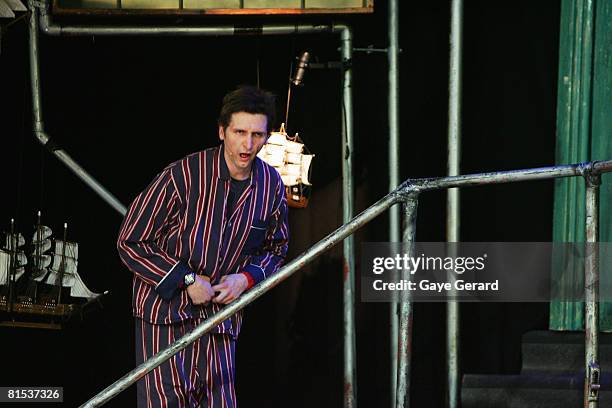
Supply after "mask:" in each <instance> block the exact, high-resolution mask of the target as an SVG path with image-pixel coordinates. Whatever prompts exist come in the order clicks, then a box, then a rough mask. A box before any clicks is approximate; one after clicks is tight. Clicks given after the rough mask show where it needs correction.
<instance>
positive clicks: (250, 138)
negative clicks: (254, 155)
mask: <svg viewBox="0 0 612 408" xmlns="http://www.w3.org/2000/svg"><path fill="white" fill-rule="evenodd" d="M252 147H253V136H252V135H247V137H246V138H245V139H244V148H245V149H247V150H249V151H250V150H251V148H252Z"/></svg>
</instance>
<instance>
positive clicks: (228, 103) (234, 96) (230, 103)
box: [218, 86, 276, 132]
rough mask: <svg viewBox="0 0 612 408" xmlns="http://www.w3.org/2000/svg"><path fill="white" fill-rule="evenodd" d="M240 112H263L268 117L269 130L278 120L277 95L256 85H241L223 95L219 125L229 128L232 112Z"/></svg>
mask: <svg viewBox="0 0 612 408" xmlns="http://www.w3.org/2000/svg"><path fill="white" fill-rule="evenodd" d="M238 112H247V113H261V114H263V115H266V117H267V118H268V132H270V131H271V130H272V129H273V127H274V121H275V120H276V96H274V94H272V93H271V92H268V91H264V90H263V89H260V88H257V87H255V86H240V87H238V88H237V89H236V90H234V91H232V92H230V93H228V94H227V95H225V96H224V97H223V106H222V107H221V113H219V120H218V122H219V125H220V126H223V128H224V129H225V128H227V127H228V126H229V124H230V121H231V120H232V114H234V113H238Z"/></svg>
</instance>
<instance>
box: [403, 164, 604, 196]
mask: <svg viewBox="0 0 612 408" xmlns="http://www.w3.org/2000/svg"><path fill="white" fill-rule="evenodd" d="M609 171H612V160H602V161H596V162H587V163H577V164H565V165H560V166H550V167H539V168H533V169H523V170H509V171H498V172H490V173H478V174H466V175H461V176H452V177H440V178H421V179H408V180H406V181H404V182H403V183H402V185H401V186H399V187H398V189H397V190H395V191H397V192H398V193H404V194H405V193H410V192H413V191H418V192H422V191H430V190H440V189H443V188H453V187H470V186H485V185H489V184H503V183H514V182H519V181H530V180H546V179H551V178H556V177H572V176H583V175H584V174H585V173H586V172H591V173H593V174H601V173H605V172H609Z"/></svg>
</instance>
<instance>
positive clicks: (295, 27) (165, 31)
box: [40, 0, 347, 37]
mask: <svg viewBox="0 0 612 408" xmlns="http://www.w3.org/2000/svg"><path fill="white" fill-rule="evenodd" d="M44 3H45V6H44V7H41V10H40V29H41V31H42V32H43V33H45V34H48V35H53V36H60V35H66V36H78V35H101V36H118V35H119V36H195V37H203V36H215V37H221V36H233V35H281V34H284V35H286V34H319V33H330V32H331V33H335V32H342V31H344V30H346V29H347V26H346V25H344V24H270V25H253V26H250V27H244V26H233V25H222V26H171V25H163V26H148V27H142V26H125V25H124V26H121V25H112V26H103V25H62V24H58V23H55V22H53V21H52V20H51V14H50V12H49V3H48V0H45V2H44Z"/></svg>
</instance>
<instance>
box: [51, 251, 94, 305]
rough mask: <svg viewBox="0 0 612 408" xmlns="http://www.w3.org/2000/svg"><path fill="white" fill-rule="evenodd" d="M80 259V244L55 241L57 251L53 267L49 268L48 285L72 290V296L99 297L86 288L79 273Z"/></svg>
mask: <svg viewBox="0 0 612 408" xmlns="http://www.w3.org/2000/svg"><path fill="white" fill-rule="evenodd" d="M78 257H79V244H77V243H76V242H65V241H62V240H55V251H54V256H53V262H52V265H51V266H50V267H49V276H48V277H47V279H46V283H47V284H49V285H56V286H59V285H61V286H62V287H65V288H70V296H72V297H81V298H92V297H95V296H98V295H99V293H94V292H92V291H91V290H89V289H88V288H87V286H85V283H84V282H83V280H82V279H81V277H80V276H79V273H78V271H77V267H78Z"/></svg>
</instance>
